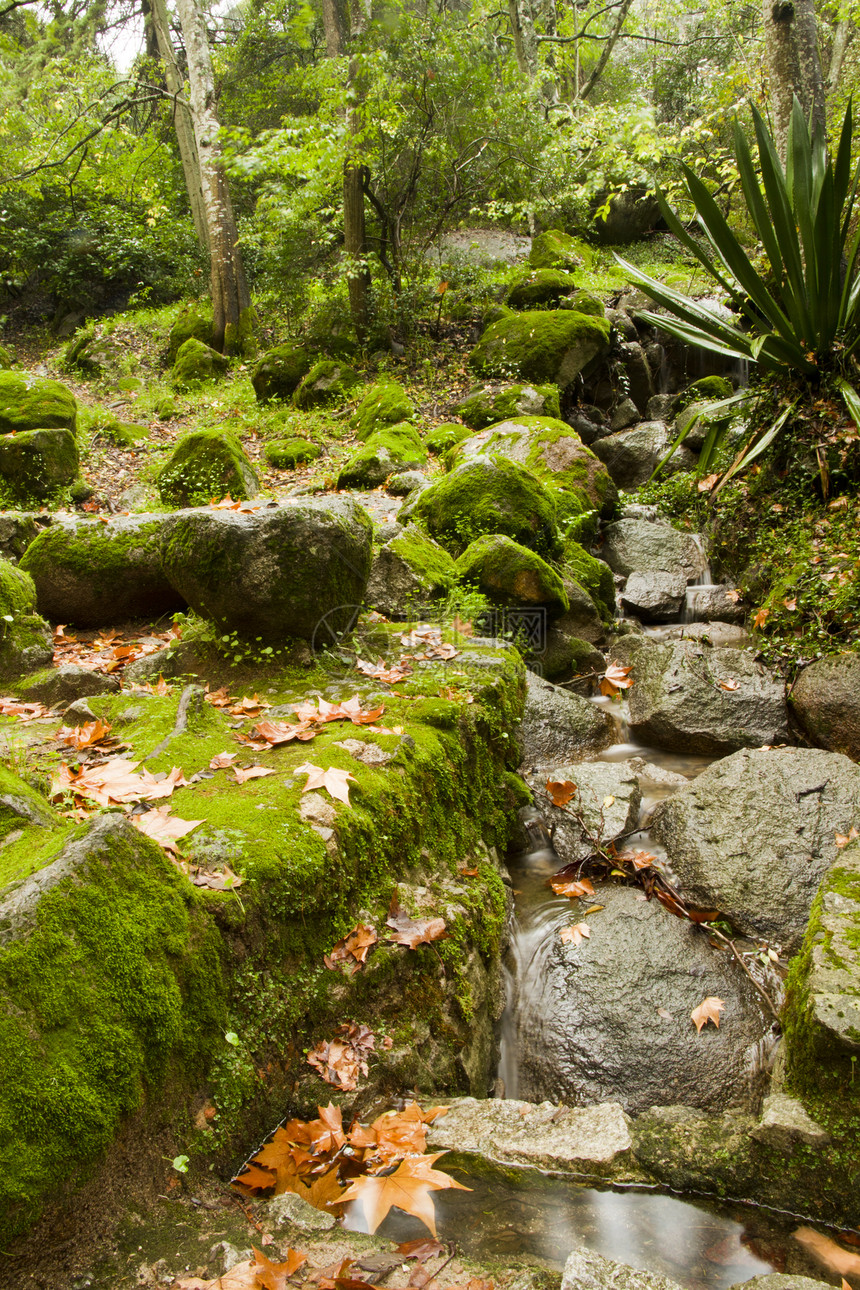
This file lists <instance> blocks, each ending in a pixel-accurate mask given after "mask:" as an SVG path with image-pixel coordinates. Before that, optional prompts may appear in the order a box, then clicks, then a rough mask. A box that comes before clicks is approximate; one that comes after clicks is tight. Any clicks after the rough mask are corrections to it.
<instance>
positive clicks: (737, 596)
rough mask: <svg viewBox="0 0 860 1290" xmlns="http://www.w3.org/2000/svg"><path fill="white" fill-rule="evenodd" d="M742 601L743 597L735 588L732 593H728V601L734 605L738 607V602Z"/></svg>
mask: <svg viewBox="0 0 860 1290" xmlns="http://www.w3.org/2000/svg"><path fill="white" fill-rule="evenodd" d="M742 599H743V597H742V595H741V593H740V592H739V591H736V590H735V589H734V588H733V589H732V590H731V591H727V592H726V600H730V601H731V602H732V604H733V605H736V604H737V603H738V601H739V600H742Z"/></svg>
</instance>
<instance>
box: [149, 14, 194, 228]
mask: <svg viewBox="0 0 860 1290" xmlns="http://www.w3.org/2000/svg"><path fill="white" fill-rule="evenodd" d="M149 17H150V19H151V25H152V31H153V34H154V36H155V40H156V43H157V46H158V52H159V53H160V55H161V61H162V63H163V65H164V84H165V85H166V86H167V91H168V93H169V94H172V95H173V96H174V97H173V126H174V129H175V130H176V142H177V144H178V146H179V159H180V161H181V162H182V173H183V175H184V176H185V187H186V188H187V190H188V201H189V203H190V206H191V216H192V219H193V220H194V228H195V229H196V231H197V236H198V238H199V239H200V242H201V244H202V245H203V246H205V247H206V249H207V250H208V249H209V230H208V228H207V227H206V213H205V211H204V209H203V189H202V187H201V184H200V158H199V157H198V156H197V143H196V141H195V139H194V125H193V123H192V121H191V111H190V109H189V107H188V104H187V103H185V102H184V100H183V101H180V95H181V94H182V92H183V90H184V88H185V78H184V76H183V75H182V73H181V72H180V70H179V64H178V63H177V61H176V51H175V50H174V48H173V41H172V40H171V37H170V21H169V19H168V16H167V5H166V3H165V0H150V12H149ZM149 25H150V24H149V23H147V27H149Z"/></svg>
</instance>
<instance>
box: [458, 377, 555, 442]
mask: <svg viewBox="0 0 860 1290" xmlns="http://www.w3.org/2000/svg"><path fill="white" fill-rule="evenodd" d="M455 412H456V413H457V416H459V417H462V419H463V420H464V421H465V423H466V425H467V426H470V427H471V429H472V430H484V429H486V427H487V426H493V425H496V424H497V422H499V421H506V420H508V418H509V417H525V416H534V417H558V416H560V415H561V413H560V411H559V400H558V386H557V385H502V384H499V383H498V382H491V383H489V384H486V385H481V386H479V387H478V388H477V389H474V390H470V391H469V393H468V394H467V395H466V397H465V399H463V401H462V403H458V404H457V407H456V408H455ZM461 437H462V438H466V437H467V436H465V435H464V436H461Z"/></svg>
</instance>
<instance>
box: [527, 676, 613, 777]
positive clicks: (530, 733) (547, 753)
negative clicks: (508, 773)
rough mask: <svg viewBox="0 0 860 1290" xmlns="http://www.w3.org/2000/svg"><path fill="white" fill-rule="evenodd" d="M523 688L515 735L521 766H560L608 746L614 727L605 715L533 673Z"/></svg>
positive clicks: (606, 714)
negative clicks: (518, 745) (522, 699)
mask: <svg viewBox="0 0 860 1290" xmlns="http://www.w3.org/2000/svg"><path fill="white" fill-rule="evenodd" d="M527 684H528V689H527V693H526V706H525V711H524V713H523V719H522V723H521V725H520V728H519V732H518V735H517V738H518V740H519V744H520V751H521V754H522V761H523V764H524V765H526V766H552V765H562V764H564V763H565V762H567V761H571V760H574V759H575V758H578V757H584V756H586V755H587V754H588V753H591V752H598V751H599V750H600V749H601V748H606V747H607V745H609V744H611V743H612V740H613V738H614V733H615V725H614V722H613V720H612V718H611V717H610V716H609V714H608V713H606V712H603V711H602V710H601V709H600V708H597V707H595V705H594V704H593V703H589V701H588V700H587V699H582V698H580V696H579V695H578V694H568V693H567V691H566V690H562V689H560V688H559V687H558V686H557V685H552V684H551V683H550V682H549V681H544V680H543V679H542V678H541V677H538V676H535V675H534V673H531V672H530V673H529V675H528V682H527Z"/></svg>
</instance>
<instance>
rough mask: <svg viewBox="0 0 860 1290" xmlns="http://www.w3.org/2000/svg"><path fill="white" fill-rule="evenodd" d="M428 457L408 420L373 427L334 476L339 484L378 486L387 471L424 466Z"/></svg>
mask: <svg viewBox="0 0 860 1290" xmlns="http://www.w3.org/2000/svg"><path fill="white" fill-rule="evenodd" d="M426 460H427V449H426V448H425V447H424V445H423V443H422V442H421V440H420V439H419V438H418V434H417V432H416V430H415V427H414V426H411V425H410V424H409V423H408V421H402V422H400V424H399V425H389V426H385V427H383V428H382V429H379V430H375V431H374V432H373V434H372V435H371V436H370V438H369V439H368V440H367V442H366V443H365V444H363V445H362V446H361V447H360V448H359V449H358V451H357V452H354V453H353V455H352V456H351V457H350V459H349V460H348V461H347V462H346V464H345V465H344V466H343V467H342V469H341V472H340V474H339V475H338V477H337V486H338V488H377V487H378V486H379V485H380V484H384V483H385V481H386V479H388V477H389V475H395V474H397V473H398V472H399V471H404V470H409V469H410V468H411V467H413V466H423V465H424V463H425V462H426Z"/></svg>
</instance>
